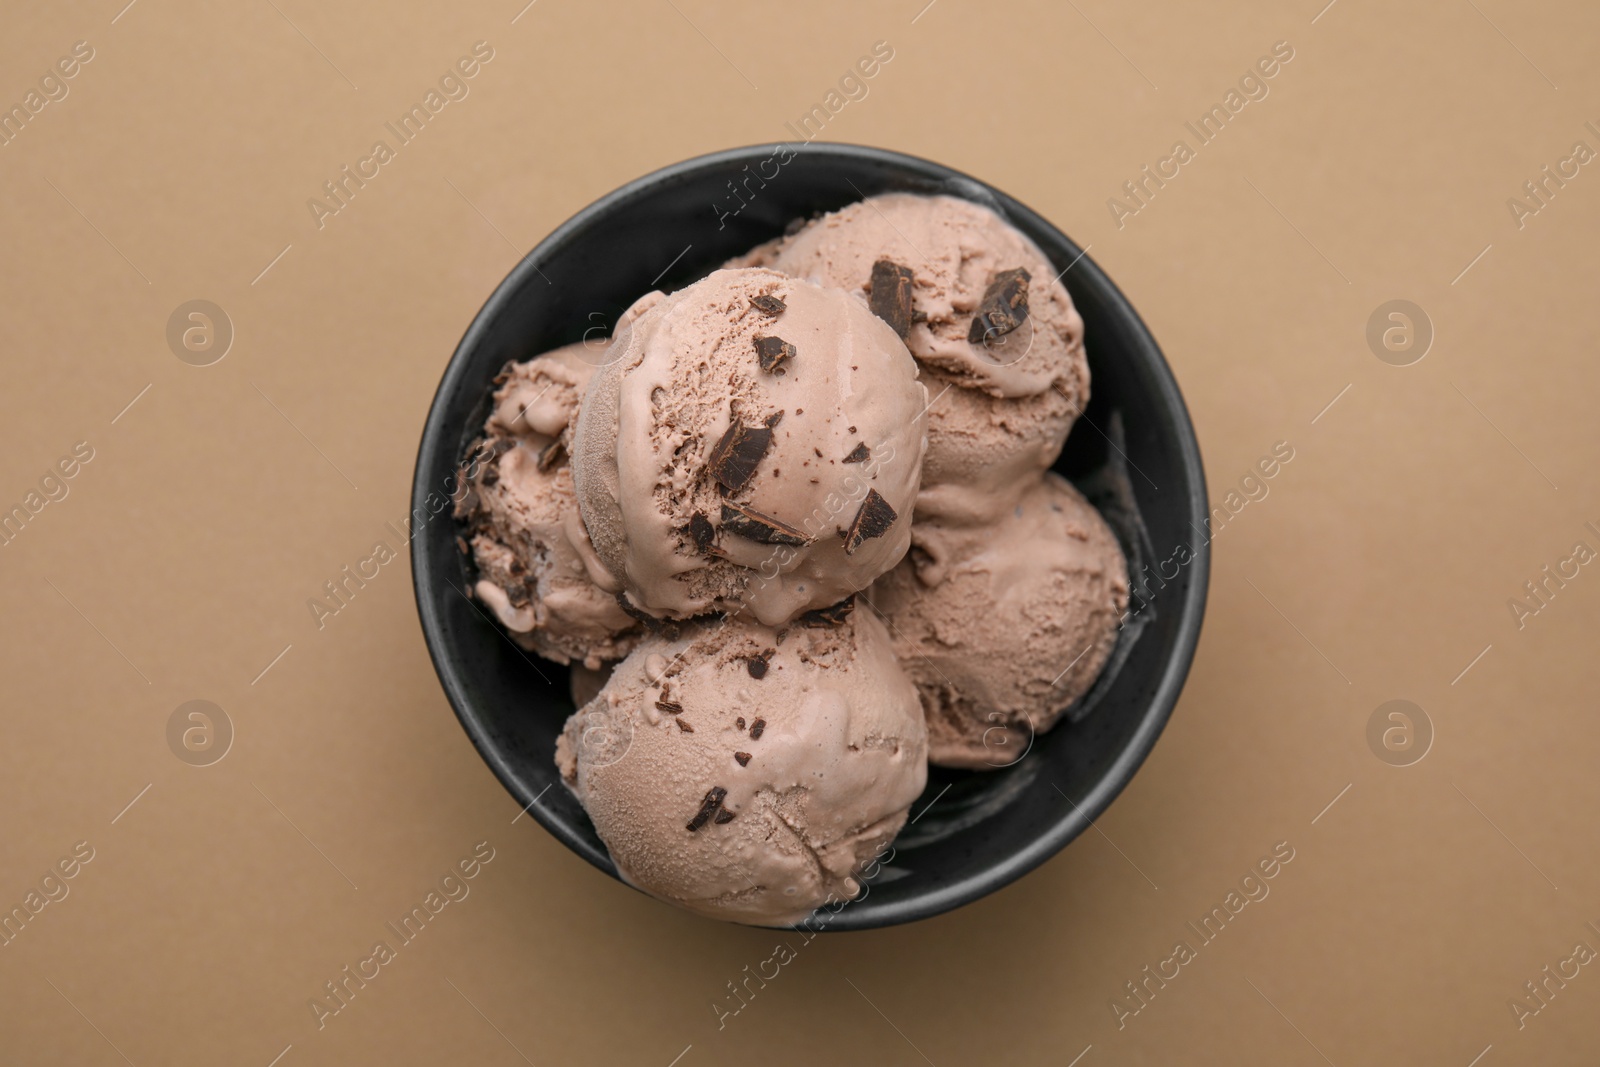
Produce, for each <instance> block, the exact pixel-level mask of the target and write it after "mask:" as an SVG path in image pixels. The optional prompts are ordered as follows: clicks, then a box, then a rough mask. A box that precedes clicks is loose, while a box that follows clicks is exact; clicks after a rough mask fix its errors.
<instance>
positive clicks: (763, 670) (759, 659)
mask: <svg viewBox="0 0 1600 1067" xmlns="http://www.w3.org/2000/svg"><path fill="white" fill-rule="evenodd" d="M770 655H772V653H770V652H766V653H763V654H761V655H759V656H751V657H750V658H749V660H747V661H746V662H745V667H746V668H748V669H749V671H750V677H752V678H754V679H756V680H757V681H760V680H761V679H762V678H765V677H766V676H767V657H768V656H770Z"/></svg>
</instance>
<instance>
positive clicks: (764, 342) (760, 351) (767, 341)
mask: <svg viewBox="0 0 1600 1067" xmlns="http://www.w3.org/2000/svg"><path fill="white" fill-rule="evenodd" d="M755 346H756V359H757V360H759V361H760V363H761V369H762V370H764V371H766V372H767V373H768V374H771V373H773V372H774V371H776V370H777V369H778V364H780V363H782V362H784V361H785V360H789V359H793V358H794V357H795V355H796V352H795V347H794V345H792V344H790V343H789V342H788V341H785V340H784V339H783V338H781V337H757V338H756V339H755Z"/></svg>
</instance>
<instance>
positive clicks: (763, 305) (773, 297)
mask: <svg viewBox="0 0 1600 1067" xmlns="http://www.w3.org/2000/svg"><path fill="white" fill-rule="evenodd" d="M750 306H751V307H753V308H755V309H756V310H757V311H759V312H761V314H763V315H770V316H772V317H773V318H777V317H778V316H779V315H782V314H783V312H784V309H786V308H787V307H788V306H789V305H788V304H785V303H784V302H783V297H781V296H779V295H778V294H777V293H762V294H761V295H760V296H752V297H751V298H750Z"/></svg>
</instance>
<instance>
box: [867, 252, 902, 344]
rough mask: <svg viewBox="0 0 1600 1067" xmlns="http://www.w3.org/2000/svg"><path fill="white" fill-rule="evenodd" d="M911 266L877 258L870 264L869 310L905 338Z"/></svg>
mask: <svg viewBox="0 0 1600 1067" xmlns="http://www.w3.org/2000/svg"><path fill="white" fill-rule="evenodd" d="M911 278H912V275H911V268H910V267H902V266H901V265H900V264H898V263H891V262H890V261H889V260H887V259H880V260H878V262H876V263H874V264H873V265H872V296H871V298H870V299H869V300H868V301H867V306H868V307H869V308H871V309H872V313H873V314H874V315H876V316H878V318H880V319H882V320H883V321H884V322H887V323H888V324H889V328H890V329H892V330H894V332H895V333H897V334H899V335H900V339H901V340H902V341H903V340H905V337H906V334H908V333H910V332H911Z"/></svg>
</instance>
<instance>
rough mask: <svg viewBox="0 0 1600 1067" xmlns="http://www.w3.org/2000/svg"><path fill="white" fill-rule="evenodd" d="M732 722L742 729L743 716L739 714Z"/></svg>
mask: <svg viewBox="0 0 1600 1067" xmlns="http://www.w3.org/2000/svg"><path fill="white" fill-rule="evenodd" d="M733 724H734V725H735V726H737V727H738V728H739V729H741V730H743V729H744V716H743V715H741V716H739V717H738V718H737V719H735V720H733Z"/></svg>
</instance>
